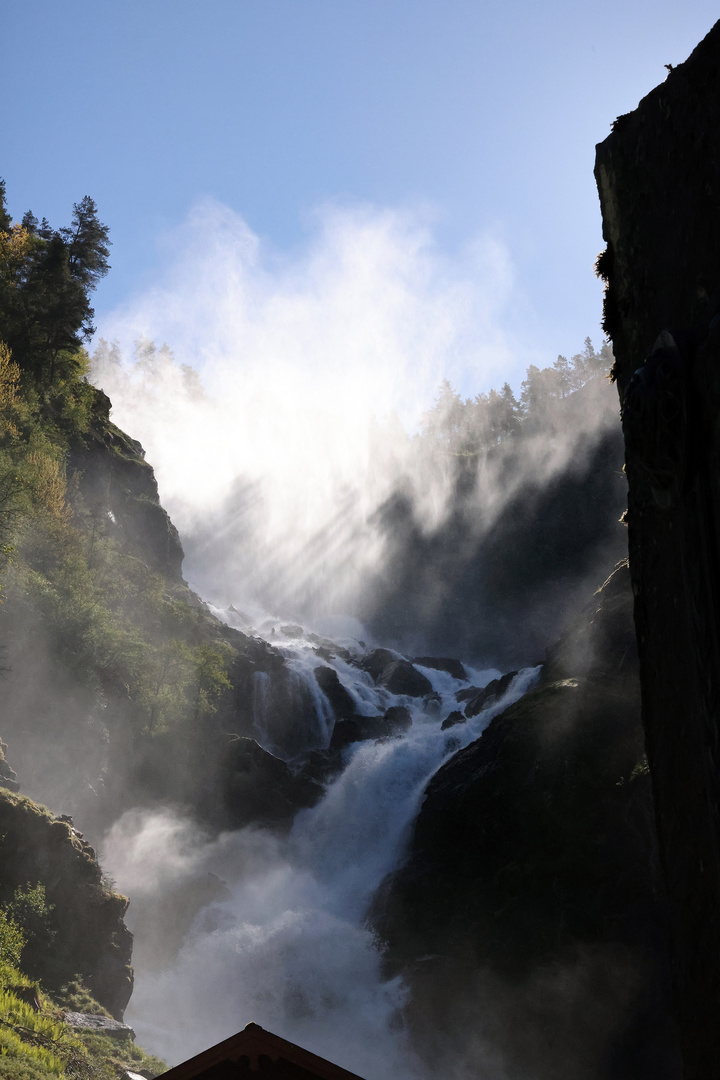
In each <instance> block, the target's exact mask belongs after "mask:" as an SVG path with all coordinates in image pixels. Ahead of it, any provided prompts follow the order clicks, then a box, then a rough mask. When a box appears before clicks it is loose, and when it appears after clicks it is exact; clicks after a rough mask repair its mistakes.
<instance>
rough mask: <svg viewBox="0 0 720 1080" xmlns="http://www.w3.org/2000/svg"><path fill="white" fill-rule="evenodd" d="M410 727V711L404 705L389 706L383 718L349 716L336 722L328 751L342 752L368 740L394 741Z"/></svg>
mask: <svg viewBox="0 0 720 1080" xmlns="http://www.w3.org/2000/svg"><path fill="white" fill-rule="evenodd" d="M411 726H412V717H411V715H410V710H409V709H407V708H406V707H405V706H404V705H391V706H390V708H389V709H388V710H387V712H386V713H385V714H384V716H351V717H348V718H347V719H345V720H338V721H337V723H336V724H335V727H334V728H333V733H332V738H331V740H330V751H331V752H332V751H335V750H342V749H344V748H345V747H346V746H349V745H350V744H351V743H355V742H365V741H367V740H368V739H394V738H398V737H399V736H400V735H404V734H405V732H406V731H407V730H408V729H409V728H410V727H411Z"/></svg>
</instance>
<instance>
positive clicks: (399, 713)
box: [383, 705, 412, 735]
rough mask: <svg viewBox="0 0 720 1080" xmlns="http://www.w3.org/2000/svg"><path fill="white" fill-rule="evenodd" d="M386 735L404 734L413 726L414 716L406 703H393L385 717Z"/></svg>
mask: <svg viewBox="0 0 720 1080" xmlns="http://www.w3.org/2000/svg"><path fill="white" fill-rule="evenodd" d="M383 720H384V722H385V727H386V730H385V732H384V734H385V735H404V734H405V732H406V731H409V730H410V728H411V727H412V716H411V715H410V710H409V709H408V708H407V706H405V705H391V706H390V708H389V709H388V710H387V712H386V713H385V716H384V717H383Z"/></svg>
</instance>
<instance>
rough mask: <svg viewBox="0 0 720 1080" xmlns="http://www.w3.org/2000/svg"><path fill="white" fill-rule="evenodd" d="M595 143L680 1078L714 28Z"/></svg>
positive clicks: (713, 242)
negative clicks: (666, 893) (666, 896)
mask: <svg viewBox="0 0 720 1080" xmlns="http://www.w3.org/2000/svg"><path fill="white" fill-rule="evenodd" d="M613 128H614V130H613V133H612V134H611V135H610V137H609V138H607V139H606V140H605V141H604V142H603V143H601V144H600V145H599V146H598V148H597V160H596V168H595V175H596V178H597V182H598V189H599V192H600V201H601V205H602V212H603V235H604V237H605V239H606V241H607V249H606V251H605V252H604V253H603V255H602V256H601V257H600V259H599V264H598V265H599V270H600V273H601V275H602V276H603V277H604V278H605V280H606V282H607V290H606V295H605V314H604V328H605V330H606V332H607V333H608V334H609V335H610V336H611V337H612V343H613V349H614V353H615V357H616V366H615V375H616V378H617V383H618V389H619V392H620V399H621V403H622V406H623V429H624V435H625V446H626V470H627V476H628V485H629V496H628V499H629V501H628V525H629V553H630V567H631V571H632V585H633V591H634V594H635V624H636V629H637V636H638V647H639V654H640V672H641V680H642V703H643V721H644V725H645V730H646V738H647V748H648V760H649V764H650V769H651V773H652V778H653V788H654V792H655V798H656V806H657V819H658V828H659V839H660V848H661V853H662V858H663V863H664V867H665V872H666V875H667V882H668V891H669V896H670V908H671V925H672V933H671V941H672V951H673V967H674V974H675V986H676V992H677V997H678V1003H679V1010H680V1022H681V1029H682V1032H683V1055H684V1059H685V1070H686V1072H685V1075H686V1077H687V1078H693V1080H695V1078H705V1077H707V1078H710V1077H714V1076H716V1075H717V1067H718V1064H717V1063H718V1061H720V1025H718V1023H717V1016H718V1009H719V1008H720V964H719V963H718V959H717V958H718V956H719V955H720V751H719V749H718V746H719V742H718V724H719V723H720V690H719V687H720V621H719V617H718V612H719V611H720V585H719V584H718V583H719V582H720V549H719V548H718V536H719V535H720V529H719V525H720V469H718V457H719V455H720V435H719V432H720V428H719V427H718V416H719V415H720V334H719V333H718V328H717V325H716V320H717V315H718V312H719V310H720V292H719V285H718V283H719V282H720V210H719V209H718V190H720V146H719V145H718V141H717V131H718V129H719V128H720V23H718V24H716V25H715V26H714V27H713V29H712V30H711V32H710V33H709V34H708V36H707V37H706V38H705V39H704V40H703V41H702V42H701V43H700V44H699V45H698V46H697V48H696V49H695V51H694V52H693V54H692V55H691V57H690V58H689V59H688V60H687V61H686V62H685V63H684V64H681V65H679V66H678V67H676V68H674V69H673V70H672V71H671V72H670V74H669V75H668V77H667V79H666V81H665V82H664V83H663V84H662V85H661V86H658V87H657V88H656V89H655V90H653V91H652V93H650V94H648V96H647V97H646V98H644V99H643V101H642V102H641V103H640V105H639V106H638V108H637V109H636V110H635V112H633V113H629V114H628V115H626V116H621V117H619V118H618V120H616V121H615V124H614V125H613Z"/></svg>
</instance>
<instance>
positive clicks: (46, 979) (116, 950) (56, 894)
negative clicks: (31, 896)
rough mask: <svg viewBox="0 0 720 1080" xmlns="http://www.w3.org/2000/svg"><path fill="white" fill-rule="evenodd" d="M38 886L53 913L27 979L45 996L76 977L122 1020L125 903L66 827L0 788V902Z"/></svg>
mask: <svg viewBox="0 0 720 1080" xmlns="http://www.w3.org/2000/svg"><path fill="white" fill-rule="evenodd" d="M38 883H39V884H41V885H43V886H44V887H45V894H46V898H47V902H48V904H49V905H50V906H51V907H53V908H54V910H53V911H52V913H51V919H52V923H53V925H52V928H51V929H52V933H53V935H54V940H53V945H52V949H51V950H47V951H45V952H44V954H43V955H41V956H40V957H39V958H38V959H37V961H36V963H37V969H36V970H35V971H34V972H33V974H34V975H35V977H37V978H39V979H41V980H42V982H43V984H44V985H46V986H47V987H48V988H50V989H53V988H56V987H58V986H60V985H62V984H63V983H64V982H67V981H68V980H69V979H71V978H73V977H74V976H75V975H76V974H77V975H80V976H81V977H82V978H83V980H84V981H85V982H86V983H87V985H88V988H89V989H90V991H91V992H92V994H93V996H94V997H95V998H96V1000H97V1001H99V1002H100V1004H101V1005H103V1006H104V1007H105V1008H106V1009H108V1010H109V1011H110V1012H111V1013H112V1014H113V1016H115V1017H116V1018H117V1019H118V1020H122V1016H123V1012H124V1010H125V1007H126V1005H127V1003H128V1001H129V999H130V995H131V993H132V986H133V972H132V968H131V966H130V958H131V953H132V934H131V933H130V931H129V930H128V929H127V927H126V926H125V923H124V922H123V917H124V915H125V912H126V910H127V906H128V900H127V897H125V896H121V895H120V894H119V893H116V892H115V891H114V890H113V889H112V888H109V887H108V886H106V885H105V884H104V883H103V880H102V872H101V870H100V867H99V865H98V863H97V860H96V858H95V853H94V851H93V850H92V848H91V847H90V845H89V844H87V843H85V842H84V841H83V840H82V838H81V837H80V836H78V834H77V833H76V832H75V830H74V829H73V828H72V826H71V825H70V824H69V823H68V822H67V821H61V820H59V819H57V818H54V817H53V816H52V814H51V813H50V812H49V811H47V810H46V809H45V808H44V807H41V806H38V805H37V804H36V803H34V802H32V801H31V800H30V799H26V798H24V797H23V796H21V795H16V794H13V793H11V792H9V791H5V790H2V789H0V902H3V903H7V902H8V901H9V900H11V899H12V896H13V893H14V891H15V889H16V888H17V887H18V886H19V887H20V888H24V887H25V886H26V885H28V884H29V885H31V886H35V885H37V884H38Z"/></svg>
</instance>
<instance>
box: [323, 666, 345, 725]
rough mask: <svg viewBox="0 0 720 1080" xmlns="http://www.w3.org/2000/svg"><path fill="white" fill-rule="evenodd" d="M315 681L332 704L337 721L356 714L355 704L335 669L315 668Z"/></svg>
mask: <svg viewBox="0 0 720 1080" xmlns="http://www.w3.org/2000/svg"><path fill="white" fill-rule="evenodd" d="M314 674H315V679H316V681H317V684H318V686H319V687H320V689H321V690H322V692H323V694H324V695H325V697H326V698H327V699H328V701H329V702H330V706H331V708H332V711H333V713H334V714H335V718H336V719H340V718H341V717H348V716H352V715H353V713H354V712H355V702H354V701H353V699H352V697H351V695H350V694H349V693H348V691H347V690H346V689H345V687H344V686H343V685H342V683H341V682H340V679H339V678H338V673H337V671H335V668H330V667H318V668H315V672H314Z"/></svg>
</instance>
